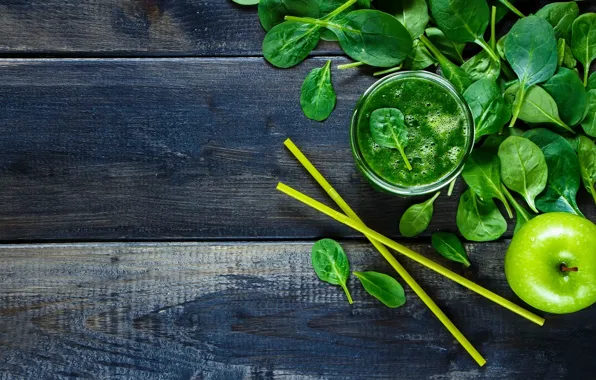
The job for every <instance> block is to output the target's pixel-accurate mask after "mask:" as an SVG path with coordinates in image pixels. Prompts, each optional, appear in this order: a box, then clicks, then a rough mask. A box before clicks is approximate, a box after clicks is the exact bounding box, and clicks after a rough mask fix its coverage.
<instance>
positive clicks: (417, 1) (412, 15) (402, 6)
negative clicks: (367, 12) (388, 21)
mask: <svg viewBox="0 0 596 380" xmlns="http://www.w3.org/2000/svg"><path fill="white" fill-rule="evenodd" d="M389 2H390V3H391V4H392V7H391V8H392V9H391V10H390V11H386V12H388V13H389V14H392V15H393V16H395V18H397V19H398V20H399V22H401V23H402V25H403V26H405V27H406V29H407V30H408V32H410V35H411V36H412V38H413V39H416V38H418V37H420V35H421V34H422V33H424V29H425V28H426V25H427V24H428V20H429V16H428V7H427V5H426V1H425V0H402V1H395V0H390V1H389ZM377 6H378V4H377Z"/></svg>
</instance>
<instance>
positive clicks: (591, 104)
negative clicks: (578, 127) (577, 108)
mask: <svg viewBox="0 0 596 380" xmlns="http://www.w3.org/2000/svg"><path fill="white" fill-rule="evenodd" d="M586 100H587V105H586V110H585V111H584V112H585V117H584V119H583V120H582V128H583V129H584V131H585V132H586V134H587V135H589V136H592V137H596V90H590V91H588V93H587V94H586Z"/></svg>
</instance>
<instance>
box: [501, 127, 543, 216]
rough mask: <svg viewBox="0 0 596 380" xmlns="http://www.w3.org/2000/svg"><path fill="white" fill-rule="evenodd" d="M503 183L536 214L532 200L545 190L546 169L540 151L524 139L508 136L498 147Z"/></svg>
mask: <svg viewBox="0 0 596 380" xmlns="http://www.w3.org/2000/svg"><path fill="white" fill-rule="evenodd" d="M499 159H500V160H501V178H502V180H503V183H504V184H505V185H506V186H507V187H508V188H510V189H511V190H513V191H516V192H518V193H519V194H521V196H523V197H524V199H525V200H526V202H527V203H528V205H529V206H530V208H531V209H532V210H533V211H534V212H536V213H537V212H538V210H537V209H536V205H535V203H534V200H535V199H536V197H537V196H538V195H539V194H540V193H542V191H544V189H545V188H546V181H547V179H548V167H547V166H546V160H545V159H544V154H543V153H542V150H540V148H539V147H538V146H537V145H536V144H534V143H533V142H532V141H530V140H528V139H527V138H525V137H518V136H509V137H508V138H507V139H506V140H505V141H503V143H502V144H501V146H500V147H499Z"/></svg>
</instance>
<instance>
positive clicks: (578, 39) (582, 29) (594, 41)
mask: <svg viewBox="0 0 596 380" xmlns="http://www.w3.org/2000/svg"><path fill="white" fill-rule="evenodd" d="M571 51H573V55H574V56H575V58H577V60H578V61H580V62H581V64H582V65H583V66H584V85H587V84H588V75H589V72H590V66H591V65H592V62H593V61H594V59H596V13H585V14H583V15H581V16H579V17H578V18H576V19H575V21H574V22H573V25H572V26H571Z"/></svg>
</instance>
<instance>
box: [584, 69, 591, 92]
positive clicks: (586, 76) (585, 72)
mask: <svg viewBox="0 0 596 380" xmlns="http://www.w3.org/2000/svg"><path fill="white" fill-rule="evenodd" d="M589 75H590V67H589V66H584V87H588V77H589Z"/></svg>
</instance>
